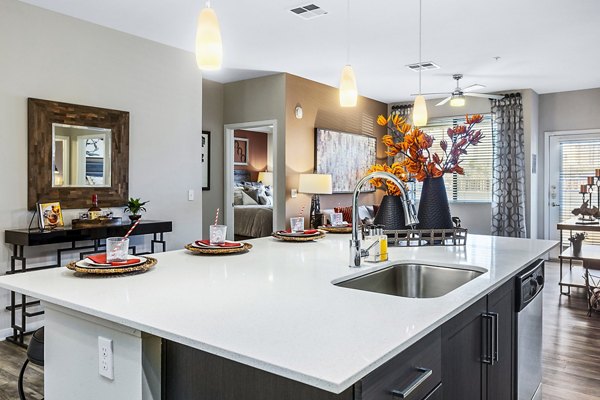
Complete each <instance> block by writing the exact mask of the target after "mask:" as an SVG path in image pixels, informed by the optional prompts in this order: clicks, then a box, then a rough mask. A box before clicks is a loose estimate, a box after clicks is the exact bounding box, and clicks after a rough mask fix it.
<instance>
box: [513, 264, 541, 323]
mask: <svg viewBox="0 0 600 400" xmlns="http://www.w3.org/2000/svg"><path fill="white" fill-rule="evenodd" d="M516 279H517V301H516V307H517V312H519V311H521V310H522V309H523V308H524V307H526V306H527V304H529V302H531V300H533V299H534V298H535V297H536V296H537V295H538V294H539V293H540V292H541V291H542V289H543V288H544V261H543V260H537V261H536V262H534V263H533V264H532V265H530V266H529V267H528V268H526V269H525V271H524V272H522V273H521V274H519V275H517V278H516Z"/></svg>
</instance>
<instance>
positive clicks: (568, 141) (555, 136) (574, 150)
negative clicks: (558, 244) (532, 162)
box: [545, 130, 600, 240]
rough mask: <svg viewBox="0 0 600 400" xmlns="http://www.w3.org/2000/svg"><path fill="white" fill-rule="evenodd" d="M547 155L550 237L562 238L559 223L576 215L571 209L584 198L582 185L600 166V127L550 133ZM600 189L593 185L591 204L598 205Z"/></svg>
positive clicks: (548, 229) (547, 233)
mask: <svg viewBox="0 0 600 400" xmlns="http://www.w3.org/2000/svg"><path fill="white" fill-rule="evenodd" d="M545 156H546V161H545V170H546V180H545V182H546V193H545V198H546V201H545V208H546V209H545V216H546V218H545V220H546V238H548V239H553V240H558V239H559V231H558V230H557V229H556V225H557V224H558V223H559V222H561V221H565V220H567V219H570V218H574V217H575V216H574V215H573V214H572V213H571V211H572V210H573V209H574V208H578V207H579V206H581V203H582V201H583V198H582V195H581V194H580V193H579V188H580V186H581V185H583V184H585V183H587V177H588V176H594V172H595V169H596V168H600V130H588V131H570V132H551V133H547V135H546V154H545ZM598 189H599V188H598V187H593V195H592V202H591V204H589V206H590V207H593V206H598V201H599V200H598ZM588 198H589V196H588Z"/></svg>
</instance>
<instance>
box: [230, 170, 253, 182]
mask: <svg viewBox="0 0 600 400" xmlns="http://www.w3.org/2000/svg"><path fill="white" fill-rule="evenodd" d="M242 182H250V171H247V170H245V169H236V170H234V171H233V183H242Z"/></svg>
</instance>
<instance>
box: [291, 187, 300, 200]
mask: <svg viewBox="0 0 600 400" xmlns="http://www.w3.org/2000/svg"><path fill="white" fill-rule="evenodd" d="M291 196H292V198H293V199H294V198H296V197H298V189H292V193H291Z"/></svg>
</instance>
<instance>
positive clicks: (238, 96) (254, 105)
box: [221, 74, 286, 229]
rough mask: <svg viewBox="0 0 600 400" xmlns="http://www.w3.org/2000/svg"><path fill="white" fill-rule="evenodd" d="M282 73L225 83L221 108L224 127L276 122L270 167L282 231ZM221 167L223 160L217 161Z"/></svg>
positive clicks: (283, 187)
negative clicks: (275, 158)
mask: <svg viewBox="0 0 600 400" xmlns="http://www.w3.org/2000/svg"><path fill="white" fill-rule="evenodd" d="M285 81H286V79H285V74H276V75H270V76H265V77H262V78H256V79H248V80H244V81H239V82H232V83H227V84H225V97H224V108H223V123H224V124H226V125H227V124H240V123H247V122H256V121H266V120H275V121H277V132H276V135H277V148H275V149H273V151H275V152H278V162H277V165H274V166H273V170H274V171H275V176H276V178H275V179H276V182H274V190H275V192H276V196H275V197H276V199H275V201H276V202H277V217H276V221H279V222H278V223H279V224H280V226H275V227H274V228H275V229H280V228H282V227H283V226H282V224H283V221H284V219H285V170H286V169H285V140H286V135H285V132H286V126H285V124H286V118H285V111H286V110H285V90H286V89H285ZM221 157H223V156H221ZM221 165H223V158H221Z"/></svg>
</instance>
